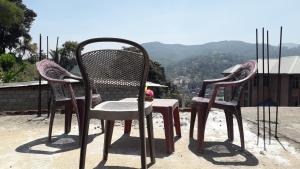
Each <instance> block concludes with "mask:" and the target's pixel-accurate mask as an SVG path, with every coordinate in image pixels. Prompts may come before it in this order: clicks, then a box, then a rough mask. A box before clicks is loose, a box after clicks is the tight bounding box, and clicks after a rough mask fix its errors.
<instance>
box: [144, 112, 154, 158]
mask: <svg viewBox="0 0 300 169" xmlns="http://www.w3.org/2000/svg"><path fill="white" fill-rule="evenodd" d="M146 119H147V130H148V140H149V148H150V158H151V163H152V164H154V163H155V149H154V148H155V145H154V140H153V139H154V136H153V120H152V113H150V114H149V115H148V116H147V117H146Z"/></svg>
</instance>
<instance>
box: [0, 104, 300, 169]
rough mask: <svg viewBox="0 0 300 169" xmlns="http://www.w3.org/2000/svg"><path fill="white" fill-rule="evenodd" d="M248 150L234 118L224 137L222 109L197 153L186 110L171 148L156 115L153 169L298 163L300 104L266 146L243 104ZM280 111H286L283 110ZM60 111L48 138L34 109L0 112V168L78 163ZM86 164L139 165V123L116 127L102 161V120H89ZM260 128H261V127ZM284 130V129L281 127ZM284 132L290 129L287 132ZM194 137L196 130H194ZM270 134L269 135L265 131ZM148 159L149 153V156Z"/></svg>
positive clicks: (127, 168) (61, 168) (64, 168)
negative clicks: (231, 132) (231, 134)
mask: <svg viewBox="0 0 300 169" xmlns="http://www.w3.org/2000/svg"><path fill="white" fill-rule="evenodd" d="M242 111H243V115H244V117H245V120H244V130H245V131H244V132H245V143H246V149H247V150H246V151H245V152H242V151H240V142H239V133H238V130H237V124H236V122H234V127H235V128H234V129H235V141H234V142H233V143H229V142H226V139H227V133H226V127H225V126H226V124H225V117H224V114H223V113H222V112H218V111H213V112H211V113H210V116H209V118H208V123H207V128H206V129H207V130H206V134H205V141H206V143H205V150H204V153H203V154H198V153H197V152H196V151H195V150H196V141H195V140H193V139H192V140H190V139H189V137H188V132H189V123H188V122H189V113H185V112H181V114H180V116H181V123H182V126H181V129H182V137H181V138H177V137H176V138H175V140H176V142H175V152H174V153H173V154H166V153H165V142H164V131H163V125H162V119H161V117H160V116H159V115H156V116H155V118H154V128H155V132H154V136H155V150H156V163H155V164H154V165H151V166H150V167H149V168H152V169H176V168H178V169H183V168H189V169H197V168H201V169H205V168H222V169H223V168H272V169H273V168H300V160H299V158H300V154H299V152H300V151H299V142H298V141H299V140H298V139H299V138H300V137H299V136H300V125H299V124H300V118H298V117H299V113H300V111H299V109H297V108H288V109H286V110H285V111H286V112H285V113H282V114H281V116H280V128H279V132H280V133H279V134H280V135H279V136H281V137H280V139H279V140H280V142H278V141H277V140H275V139H274V138H272V141H271V144H270V145H269V143H268V142H267V145H266V148H267V150H266V151H264V148H263V139H262V138H260V141H259V145H257V137H256V131H257V128H256V125H255V119H256V109H254V108H244V109H243V110H242ZM283 114H284V116H283ZM63 118H64V116H63V115H61V114H57V115H56V117H55V123H54V128H53V140H52V143H48V142H47V133H48V119H46V118H45V117H39V118H37V117H36V116H35V115H16V116H12V115H9V116H8V115H0V140H1V146H0V168H1V169H2V168H3V169H9V168H17V169H37V168H38V169H46V168H47V169H48V168H49V169H74V168H78V164H79V151H80V150H79V148H78V142H77V141H78V132H77V131H78V128H77V124H76V121H75V118H73V122H72V131H71V133H70V134H68V135H65V134H62V133H63V131H64V129H63V124H64V120H63ZM89 131H90V135H89V144H88V150H87V159H86V168H87V169H91V168H99V169H100V168H108V169H110V168H115V169H121V168H123V169H132V168H140V157H139V139H138V126H134V127H133V130H132V134H131V136H126V135H123V130H122V123H120V122H119V123H117V124H116V127H115V129H114V134H113V140H112V146H111V148H110V151H109V156H108V161H107V162H106V163H105V164H103V163H102V162H101V159H102V150H103V134H100V131H101V129H100V121H97V120H92V122H91V125H90V130H89ZM261 131H263V130H261ZM283 131H284V132H283ZM287 133H288V134H287ZM194 138H196V130H195V134H194ZM267 138H268V136H267ZM147 162H148V163H149V162H150V159H149V158H147Z"/></svg>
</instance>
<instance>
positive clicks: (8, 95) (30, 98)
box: [0, 81, 137, 111]
mask: <svg viewBox="0 0 300 169" xmlns="http://www.w3.org/2000/svg"><path fill="white" fill-rule="evenodd" d="M41 87H42V109H47V102H48V98H49V97H48V96H49V95H50V94H51V93H50V88H49V87H48V84H47V82H46V81H42V85H41ZM72 87H73V89H74V91H75V93H76V95H77V96H83V95H84V88H83V85H82V83H79V82H74V83H72ZM97 91H98V92H99V93H100V94H101V97H102V99H103V100H119V99H122V98H126V97H136V96H137V93H135V92H134V89H132V90H128V89H127V90H124V89H121V88H119V89H113V90H112V89H109V88H105V89H98V90H97ZM38 92H39V83H38V81H32V82H20V83H5V84H0V111H27V110H37V109H38Z"/></svg>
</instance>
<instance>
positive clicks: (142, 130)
mask: <svg viewBox="0 0 300 169" xmlns="http://www.w3.org/2000/svg"><path fill="white" fill-rule="evenodd" d="M144 118H145V117H139V132H140V143H141V149H140V150H141V168H142V169H147V162H146V139H145V119H144Z"/></svg>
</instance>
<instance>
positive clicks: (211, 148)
mask: <svg viewBox="0 0 300 169" xmlns="http://www.w3.org/2000/svg"><path fill="white" fill-rule="evenodd" d="M189 149H190V151H191V152H193V153H194V154H196V155H198V156H201V157H203V158H204V159H206V160H207V161H210V162H211V163H213V164H215V165H233V166H256V165H258V163H259V162H258V159H257V158H256V157H255V156H254V155H253V154H251V153H250V152H249V151H247V150H245V151H242V150H241V147H239V146H237V145H234V144H232V143H231V142H229V141H225V142H204V150H203V153H198V152H197V141H196V140H194V139H191V140H190V144H189Z"/></svg>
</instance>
